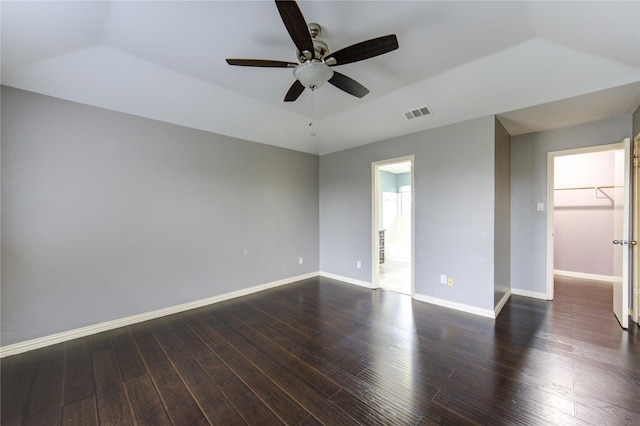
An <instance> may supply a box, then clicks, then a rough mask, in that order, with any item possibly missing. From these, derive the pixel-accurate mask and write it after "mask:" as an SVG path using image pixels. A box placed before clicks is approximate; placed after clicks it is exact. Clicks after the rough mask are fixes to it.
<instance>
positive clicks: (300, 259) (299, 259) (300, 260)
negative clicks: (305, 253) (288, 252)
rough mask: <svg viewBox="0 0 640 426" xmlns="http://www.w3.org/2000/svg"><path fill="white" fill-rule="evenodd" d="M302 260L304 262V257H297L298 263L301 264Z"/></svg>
mask: <svg viewBox="0 0 640 426" xmlns="http://www.w3.org/2000/svg"><path fill="white" fill-rule="evenodd" d="M303 262H304V259H302V256H300V257H299V258H298V265H302V263H303Z"/></svg>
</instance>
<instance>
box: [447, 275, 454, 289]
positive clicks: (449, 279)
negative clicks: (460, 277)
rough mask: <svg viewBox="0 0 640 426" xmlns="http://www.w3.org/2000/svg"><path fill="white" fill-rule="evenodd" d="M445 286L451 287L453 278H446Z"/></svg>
mask: <svg viewBox="0 0 640 426" xmlns="http://www.w3.org/2000/svg"><path fill="white" fill-rule="evenodd" d="M447 285H448V286H449V287H453V278H451V277H449V278H447Z"/></svg>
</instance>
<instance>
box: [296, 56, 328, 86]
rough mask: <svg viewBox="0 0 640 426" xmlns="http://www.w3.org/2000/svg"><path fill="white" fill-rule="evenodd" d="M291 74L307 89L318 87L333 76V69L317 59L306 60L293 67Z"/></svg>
mask: <svg viewBox="0 0 640 426" xmlns="http://www.w3.org/2000/svg"><path fill="white" fill-rule="evenodd" d="M293 76H294V77H295V78H296V79H298V81H299V82H300V83H302V85H303V86H304V87H306V88H309V89H318V88H320V87H322V86H324V85H325V83H326V82H327V81H329V80H330V79H331V77H333V70H332V69H331V68H329V66H328V65H326V64H325V63H323V62H322V61H319V60H317V59H314V60H311V61H307V62H305V63H303V64H300V65H298V66H297V67H295V68H294V69H293Z"/></svg>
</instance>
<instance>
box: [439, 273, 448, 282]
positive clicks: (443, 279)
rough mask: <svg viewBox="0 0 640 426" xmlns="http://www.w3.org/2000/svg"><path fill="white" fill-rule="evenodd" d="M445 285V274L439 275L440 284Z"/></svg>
mask: <svg viewBox="0 0 640 426" xmlns="http://www.w3.org/2000/svg"><path fill="white" fill-rule="evenodd" d="M446 283H447V276H446V275H445V274H441V275H440V284H446Z"/></svg>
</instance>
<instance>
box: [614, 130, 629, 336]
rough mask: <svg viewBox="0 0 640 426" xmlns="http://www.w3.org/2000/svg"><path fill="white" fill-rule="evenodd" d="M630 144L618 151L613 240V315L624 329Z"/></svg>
mask: <svg viewBox="0 0 640 426" xmlns="http://www.w3.org/2000/svg"><path fill="white" fill-rule="evenodd" d="M630 165H631V141H630V139H628V138H627V139H625V140H624V141H622V142H620V144H619V148H617V149H616V151H615V180H614V182H615V196H614V225H613V232H614V234H613V235H614V238H615V239H614V240H613V244H614V245H613V313H614V314H615V315H616V318H618V321H619V322H620V325H621V326H622V327H623V328H627V327H628V326H629V287H630V285H629V283H630V280H631V274H630V273H629V272H630V267H629V266H630V262H629V260H630V254H631V253H630V252H631V250H630V247H631V244H630V243H631V242H632V239H631V235H630V230H631V227H630V226H629V223H630V219H631V214H630V212H631V197H630V193H631V192H630V189H631V173H630V171H631V170H630V169H631V167H630Z"/></svg>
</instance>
